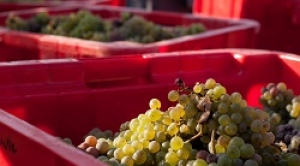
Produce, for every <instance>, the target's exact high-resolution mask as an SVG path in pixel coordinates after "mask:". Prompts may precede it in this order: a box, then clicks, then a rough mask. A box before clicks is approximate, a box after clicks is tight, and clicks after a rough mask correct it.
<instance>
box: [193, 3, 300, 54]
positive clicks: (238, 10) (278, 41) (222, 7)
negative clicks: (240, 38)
mask: <svg viewBox="0 0 300 166" xmlns="http://www.w3.org/2000/svg"><path fill="white" fill-rule="evenodd" d="M193 13H194V14H200V15H202V14H204V15H208V16H216V17H227V18H248V19H253V20H256V21H258V22H259V23H260V25H261V29H260V32H259V34H258V37H257V42H256V43H257V46H256V48H260V49H271V50H279V51H284V52H291V53H296V54H300V38H299V37H298V36H300V21H299V20H300V19H299V18H300V1H299V0H262V1H255V0H221V1H220V0H194V6H193Z"/></svg>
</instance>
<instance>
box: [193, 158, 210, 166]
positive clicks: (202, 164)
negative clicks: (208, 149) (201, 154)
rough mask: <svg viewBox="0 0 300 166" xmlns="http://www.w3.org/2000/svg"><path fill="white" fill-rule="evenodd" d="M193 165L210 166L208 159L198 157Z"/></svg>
mask: <svg viewBox="0 0 300 166" xmlns="http://www.w3.org/2000/svg"><path fill="white" fill-rule="evenodd" d="M192 166H208V165H207V163H206V161H205V160H203V159H197V160H195V161H194V162H193V165H192Z"/></svg>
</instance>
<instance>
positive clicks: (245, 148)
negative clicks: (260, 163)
mask: <svg viewBox="0 0 300 166" xmlns="http://www.w3.org/2000/svg"><path fill="white" fill-rule="evenodd" d="M240 153H241V158H242V159H250V158H251V157H252V156H253V155H254V153H255V149H254V147H253V146H252V145H251V144H249V143H246V144H244V145H242V146H241V147H240Z"/></svg>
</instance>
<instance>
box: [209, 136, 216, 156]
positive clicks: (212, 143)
mask: <svg viewBox="0 0 300 166" xmlns="http://www.w3.org/2000/svg"><path fill="white" fill-rule="evenodd" d="M215 136H216V130H213V131H212V132H211V136H210V142H211V145H212V154H216V148H215Z"/></svg>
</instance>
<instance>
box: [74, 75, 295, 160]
mask: <svg viewBox="0 0 300 166" xmlns="http://www.w3.org/2000/svg"><path fill="white" fill-rule="evenodd" d="M175 83H176V85H177V89H175V90H171V91H170V92H169V93H168V95H167V97H168V99H169V100H170V101H171V102H174V105H173V106H171V107H169V108H168V109H167V110H162V109H161V108H162V107H161V104H162V103H161V102H160V101H159V100H158V99H156V98H153V99H151V100H150V102H149V109H148V110H147V111H146V112H144V113H141V114H139V115H138V116H137V117H136V118H133V119H131V120H130V121H127V122H124V123H123V124H122V125H121V126H120V131H119V132H117V133H116V134H114V135H113V134H112V133H110V136H104V135H103V134H101V133H99V132H98V130H97V129H94V130H93V132H90V133H89V135H88V136H87V137H86V138H85V141H84V142H83V143H82V144H80V145H79V146H78V147H79V148H80V149H84V150H85V151H86V152H87V153H89V154H91V155H93V156H95V157H96V158H97V159H99V160H100V161H103V162H105V163H108V164H109V165H127V166H137V165H144V166H148V165H149V166H173V165H178V166H207V165H208V166H236V165H241V166H242V165H245V166H250V165H251V166H256V165H257V166H260V165H274V166H277V163H276V162H278V163H287V164H288V166H295V164H298V163H297V162H298V161H299V160H300V156H299V155H293V156H287V155H288V154H287V153H283V152H281V149H280V148H279V147H277V145H275V144H274V143H275V136H274V134H273V133H272V132H270V129H271V126H270V121H269V119H270V116H269V114H268V113H267V112H264V111H262V110H259V109H256V108H253V107H250V106H247V102H246V101H245V100H244V99H243V98H242V96H241V94H240V93H238V92H233V93H231V94H228V93H227V91H226V88H225V87H224V86H222V85H221V84H220V83H217V82H216V81H215V80H214V79H212V78H210V79H207V80H206V82H204V83H196V84H195V85H193V86H192V87H188V86H186V85H185V83H184V82H183V81H182V80H181V79H177V80H176V81H175ZM95 130H96V131H95ZM97 133H98V134H97ZM100 145H101V146H100ZM87 149H88V150H87ZM270 161H271V162H270Z"/></svg>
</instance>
